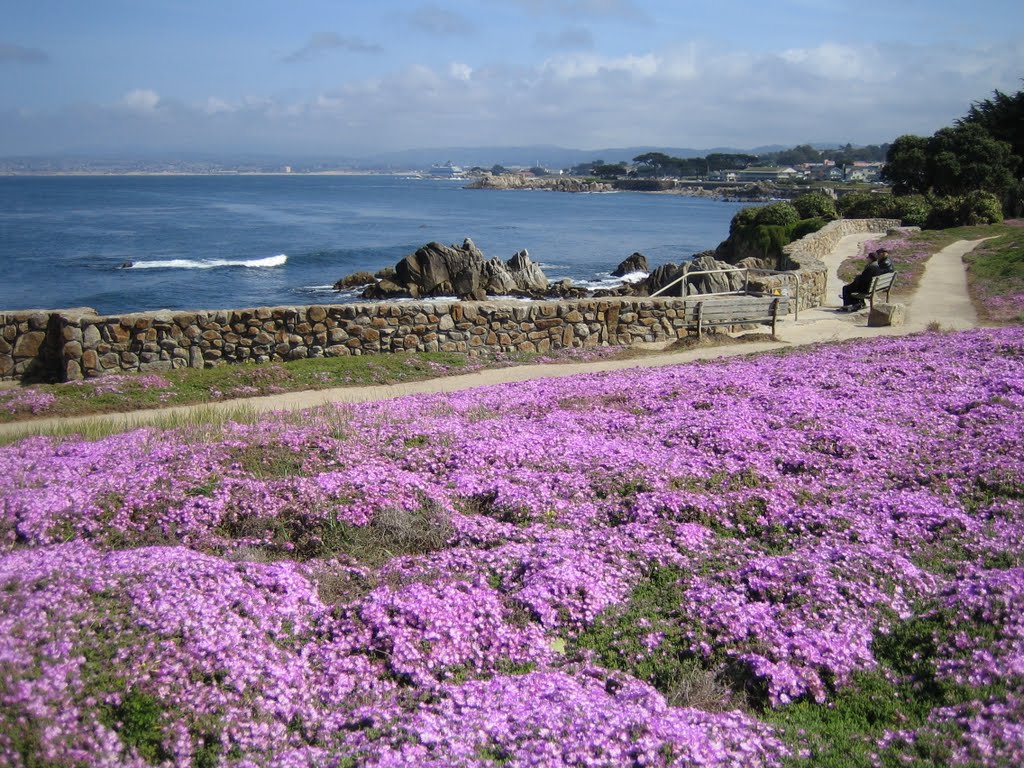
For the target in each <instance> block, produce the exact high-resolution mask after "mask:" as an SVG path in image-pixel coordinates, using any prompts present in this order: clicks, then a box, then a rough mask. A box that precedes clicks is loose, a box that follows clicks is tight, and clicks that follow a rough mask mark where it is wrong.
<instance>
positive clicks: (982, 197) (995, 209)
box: [960, 189, 1003, 226]
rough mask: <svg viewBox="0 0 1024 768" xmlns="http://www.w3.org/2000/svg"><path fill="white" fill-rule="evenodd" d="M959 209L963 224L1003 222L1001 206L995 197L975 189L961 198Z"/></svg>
mask: <svg viewBox="0 0 1024 768" xmlns="http://www.w3.org/2000/svg"><path fill="white" fill-rule="evenodd" d="M960 208H961V211H962V214H963V217H964V219H965V221H964V224H966V225H969V226H971V225H975V224H998V223H999V222H1001V221H1002V220H1003V205H1002V202H1001V201H1000V200H999V198H998V197H996V195H994V194H993V193H991V192H985V191H983V190H980V189H976V190H974V191H973V192H968V193H967V194H966V195H964V197H963V198H962V202H961V204H960Z"/></svg>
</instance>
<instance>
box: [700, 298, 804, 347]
mask: <svg viewBox="0 0 1024 768" xmlns="http://www.w3.org/2000/svg"><path fill="white" fill-rule="evenodd" d="M788 312H789V297H788V296H744V297H735V298H732V297H730V298H717V299H716V298H701V297H700V296H689V297H687V298H686V299H685V300H684V304H683V312H682V314H683V319H684V320H685V321H686V323H687V324H688V325H696V326H697V335H698V337H699V336H700V335H701V333H702V331H703V328H704V326H712V325H743V324H745V323H771V324H772V333H773V334H774V333H775V324H776V323H777V322H778V318H779V316H780V315H785V314H787V313H788Z"/></svg>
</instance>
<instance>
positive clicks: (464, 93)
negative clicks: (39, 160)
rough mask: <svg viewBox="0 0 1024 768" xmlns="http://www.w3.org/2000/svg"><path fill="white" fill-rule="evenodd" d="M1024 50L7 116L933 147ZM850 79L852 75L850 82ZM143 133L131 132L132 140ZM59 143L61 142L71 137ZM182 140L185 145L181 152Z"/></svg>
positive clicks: (385, 79)
mask: <svg viewBox="0 0 1024 768" xmlns="http://www.w3.org/2000/svg"><path fill="white" fill-rule="evenodd" d="M1022 60H1024V45H1022V44H1021V43H1012V44H1006V45H1003V46H1001V47H998V46H989V47H976V48H971V47H967V46H949V45H945V46H938V45H937V46H933V47H925V46H917V47H915V46H910V45H902V46H886V47H881V46H868V47H864V48H857V47H853V46H849V45H846V44H841V43H828V42H824V43H822V44H821V45H818V46H814V47H808V48H801V49H787V50H779V51H776V52H769V53H763V52H754V51H750V50H735V49H733V50H728V49H723V48H721V47H713V46H702V45H698V44H694V43H685V42H683V43H680V44H677V45H674V46H670V47H661V48H658V49H657V50H646V51H645V50H639V51H634V52H632V53H627V54H624V55H618V56H603V55H598V54H596V53H593V52H577V53H575V54H571V55H570V54H563V55H559V56H555V57H551V58H548V59H546V60H543V61H540V62H537V63H536V64H534V65H533V66H526V65H520V66H514V65H512V64H511V63H504V62H503V63H500V64H492V65H486V64H484V65H481V64H480V63H479V62H478V61H476V60H474V59H473V58H472V53H471V52H469V51H461V52H460V54H459V59H458V60H455V61H447V60H446V61H444V62H443V63H434V64H431V65H427V64H422V63H421V64H410V65H404V66H402V67H401V68H397V69H394V70H392V71H390V72H385V73H382V74H379V75H377V76H375V77H365V78H358V79H356V78H353V79H340V80H339V82H338V84H337V85H336V86H335V87H333V88H328V89H323V90H320V91H312V90H310V91H308V92H305V93H304V94H303V95H302V96H296V95H295V94H296V93H298V91H287V92H285V93H286V94H287V95H282V94H281V93H278V94H272V95H265V94H264V95H256V96H252V97H248V98H247V97H243V96H235V97H231V96H228V97H225V96H224V95H223V94H221V96H218V97H212V96H211V97H209V98H205V99H197V100H195V101H194V103H193V104H192V105H184V104H178V103H177V102H170V101H167V100H166V99H163V98H161V97H160V95H159V94H158V93H157V92H156V91H154V90H149V89H138V90H134V91H131V92H130V93H128V94H126V95H125V96H124V98H123V99H122V100H121V101H120V102H118V104H116V105H113V106H112V107H111V106H108V107H105V108H103V107H93V108H89V109H87V110H86V109H82V110H79V111H75V110H72V109H68V110H65V111H64V112H62V113H59V114H53V113H44V112H40V111H39V110H36V111H34V112H32V113H31V114H30V113H22V114H21V115H19V114H18V113H16V112H14V111H9V112H7V113H5V114H3V115H0V135H4V136H5V137H10V140H9V141H7V142H6V143H7V145H8V146H9V147H10V149H9V150H8V151H11V152H19V151H24V149H23V147H28V146H31V147H39V146H40V143H41V142H42V141H43V139H44V138H45V139H46V141H48V142H50V143H51V144H52V145H53V147H54V148H60V147H61V146H68V145H71V146H73V145H74V144H75V143H86V142H87V143H90V144H98V143H100V142H101V141H102V142H107V143H108V144H109V146H111V147H112V148H117V147H118V146H123V145H126V144H131V145H133V146H134V145H138V141H139V140H141V139H140V137H139V136H138V135H137V131H138V125H137V123H136V122H135V121H128V120H124V119H123V118H124V115H125V111H126V110H131V111H133V112H134V113H135V114H139V115H148V114H153V113H157V114H159V115H160V120H159V121H156V120H151V121H149V122H148V123H147V134H146V136H145V137H142V138H144V140H146V141H150V142H152V143H153V146H155V147H161V148H169V149H173V148H183V149H191V150H195V149H200V148H206V147H207V146H209V147H213V148H223V147H227V148H231V149H234V150H236V151H240V150H271V151H291V150H293V149H295V148H301V149H302V151H303V152H304V153H307V154H310V153H324V154H350V153H351V154H355V153H359V152H373V151H379V150H387V149H401V148H410V147H424V146H426V147H430V146H454V145H460V144H461V145H471V146H473V145H477V146H479V145H501V144H507V145H523V144H548V143H560V144H563V145H569V146H575V147H580V148H585V149H590V148H593V149H598V148H601V147H613V146H631V145H654V146H664V147H693V148H695V149H702V148H710V147H716V146H732V147H736V148H737V149H745V148H752V147H755V146H758V145H763V144H775V143H778V144H788V145H795V144H799V143H803V142H806V141H840V142H844V143H845V142H846V141H851V142H853V143H855V144H866V143H880V142H884V141H891V140H892V139H894V138H896V137H897V136H899V135H901V134H903V133H918V134H923V135H930V134H931V133H933V132H934V131H935V130H937V129H938V128H941V127H943V126H945V125H949V124H951V122H952V121H953V120H955V119H956V118H957V117H959V116H960V115H963V114H964V113H965V112H966V110H967V108H968V107H969V104H970V102H971V101H973V100H978V99H983V98H986V97H988V96H989V95H990V94H991V92H992V90H993V89H996V88H998V89H1000V90H1003V91H1007V92H1011V93H1012V92H1015V91H1016V90H1018V89H1019V88H1020V80H1019V78H1020V73H1019V62H1020V61H1022ZM851 73H852V74H851ZM132 131H136V133H132ZM62 136H63V137H64V138H63V139H61V138H60V137H62ZM185 142H187V143H185Z"/></svg>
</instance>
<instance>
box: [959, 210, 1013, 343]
mask: <svg viewBox="0 0 1024 768" xmlns="http://www.w3.org/2000/svg"><path fill="white" fill-rule="evenodd" d="M964 261H965V262H966V264H967V286H968V290H969V291H970V294H971V300H972V301H973V302H974V306H975V307H976V309H977V310H978V316H979V317H980V318H981V320H982V321H983V322H988V323H1022V322H1024V228H1021V227H1016V228H1012V229H1010V230H1009V231H1008V232H1006V233H1004V234H1000V235H999V236H997V237H995V238H994V239H992V240H986V241H985V242H984V243H982V244H981V245H979V246H978V247H977V248H975V249H974V250H973V251H972V252H971V253H969V254H967V255H966V256H965V257H964Z"/></svg>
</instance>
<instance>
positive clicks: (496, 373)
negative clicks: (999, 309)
mask: <svg viewBox="0 0 1024 768" xmlns="http://www.w3.org/2000/svg"><path fill="white" fill-rule="evenodd" d="M876 237H877V235H875V234H862V235H850V236H848V237H845V238H843V239H842V240H841V241H840V242H839V245H838V246H837V247H836V249H835V251H833V252H832V253H831V254H830V255H829V256H827V257H826V258H825V264H826V266H827V267H828V282H827V286H828V288H827V290H826V306H824V307H818V308H815V309H808V310H801V312H800V319H799V320H798V321H791V320H786V321H784V322H782V323H781V324H780V325H779V333H778V340H777V341H763V342H751V343H739V344H733V345H727V346H716V347H698V348H695V349H689V350H685V351H677V352H666V353H664V354H657V355H651V356H646V357H638V358H634V359H627V360H602V361H599V362H593V363H562V364H550V365H522V366H515V367H512V368H495V369H490V370H484V371H478V372H476V373H470V374H465V375H462V376H448V377H444V378H439V379H428V380H425V381H417V382H409V383H403V384H388V385H380V386H368V387H343V388H338V389H324V390H318V391H307V392H291V393H286V394H281V395H271V396H268V397H254V398H247V399H245V400H231V401H227V402H223V403H211V404H208V405H192V406H177V407H174V408H161V409H155V410H148V411H135V412H132V413H122V414H108V415H98V416H80V417H73V418H64V419H35V420H32V421H27V422H15V423H11V424H0V435H21V434H32V433H37V432H41V433H45V432H46V431H47V430H51V429H53V428H54V427H55V426H57V425H58V424H59V425H60V426H61V427H62V428H67V427H69V426H70V427H73V426H74V425H76V424H85V423H88V422H92V423H96V422H107V423H111V424H116V425H118V427H119V428H120V427H124V428H131V427H135V426H142V425H145V424H149V423H153V422H155V421H158V420H164V419H167V418H169V417H173V416H175V415H181V416H187V415H188V414H190V413H194V412H196V411H204V412H209V411H213V412H217V411H228V412H230V411H232V410H235V411H237V410H243V409H244V410H250V411H255V412H270V411H280V410H297V409H303V408H312V407H315V406H317V405H323V404H325V403H331V402H342V403H362V402H368V401H373V400H386V399H389V398H394V397H401V396H403V395H413V394H425V393H436V392H457V391H460V390H464V389H472V388H474V387H483V386H488V385H491V384H503V383H507V382H516V381H526V380H528V379H545V378H559V377H563V376H572V375H574V374H577V373H595V372H601V371H615V370H622V369H626V368H639V367H649V368H655V367H661V366H665V365H677V364H679V363H687V362H692V361H694V360H710V359H715V358H722V357H734V356H738V355H749V354H754V353H758V352H765V351H769V350H775V349H782V348H786V347H792V346H799V345H805V344H815V343H819V342H827V341H841V340H844V339H853V338H861V337H867V336H871V337H874V336H886V335H889V336H894V335H902V334H907V333H915V332H918V331H923V330H925V329H927V328H928V327H929V325H930V324H932V323H938V324H939V325H940V326H941V327H942V328H943V329H956V330H960V329H966V328H974V327H977V325H978V316H977V314H976V313H975V311H974V307H973V306H972V305H971V302H970V299H969V298H968V295H967V277H966V271H965V270H964V266H963V261H962V258H963V255H964V254H965V253H967V252H969V251H971V250H972V249H973V248H974V247H976V246H977V245H978V243H980V242H981V241H980V240H975V241H965V240H960V241H958V242H956V243H953V244H952V245H950V246H948V247H946V248H944V249H942V250H941V251H939V252H938V253H936V254H935V255H933V256H932V257H931V258H930V259H929V260H928V262H927V265H926V267H925V272H924V275H923V276H922V278H921V281H920V283H919V285H918V288H917V290H916V291H915V292H914V294H913V295H912V296H910V297H909V299H908V300H907V301H906V303H907V314H908V321H907V323H906V324H905V325H902V326H898V327H893V328H869V327H868V326H867V312H866V311H862V312H856V313H850V314H846V313H842V312H839V311H838V308H839V306H840V303H841V302H840V300H839V291H840V289H841V286H842V282H841V281H840V280H839V278H838V276H837V270H838V268H839V265H840V264H842V262H843V261H844V260H845V259H847V258H851V257H853V256H856V255H857V252H858V250H859V248H860V244H861V243H862V242H863V241H864V240H867V239H873V238H876ZM898 267H899V265H897V269H898Z"/></svg>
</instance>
